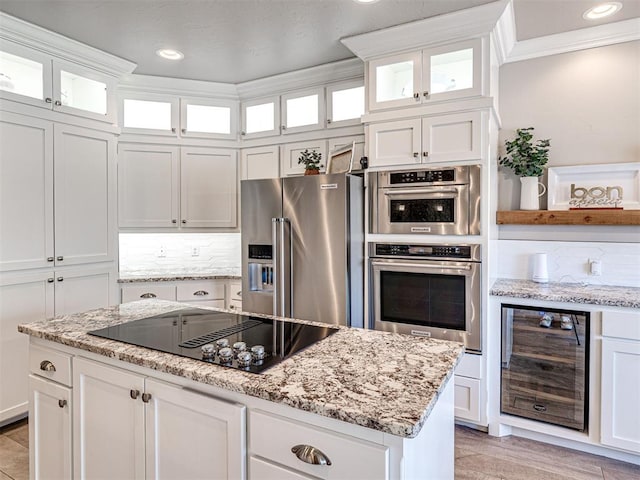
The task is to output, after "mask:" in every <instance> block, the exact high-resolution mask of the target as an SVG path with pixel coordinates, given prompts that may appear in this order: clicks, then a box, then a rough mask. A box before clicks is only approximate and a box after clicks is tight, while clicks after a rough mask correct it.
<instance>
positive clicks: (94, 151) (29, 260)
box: [0, 113, 116, 271]
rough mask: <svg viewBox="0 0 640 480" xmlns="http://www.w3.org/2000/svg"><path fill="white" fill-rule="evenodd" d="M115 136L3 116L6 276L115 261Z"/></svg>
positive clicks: (0, 214) (1, 213)
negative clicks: (30, 270) (9, 272)
mask: <svg viewBox="0 0 640 480" xmlns="http://www.w3.org/2000/svg"><path fill="white" fill-rule="evenodd" d="M115 170H116V162H115V137H114V136H113V135H111V134H107V133H103V132H99V131H95V130H89V129H85V128H79V127H73V126H69V125H62V124H54V123H51V122H46V121H43V120H39V119H34V118H31V117H26V116H23V115H16V114H12V113H3V114H2V118H1V119H0V171H1V175H0V184H1V187H2V189H1V192H0V196H1V197H0V199H1V202H0V227H1V228H2V232H3V233H2V246H1V248H0V270H4V271H7V270H19V269H23V268H36V267H48V266H52V265H56V266H62V265H79V264H90V263H96V262H111V261H113V260H114V259H115V239H116V233H115V220H116V212H115V205H116V199H115V192H116V182H115V178H116V177H115V174H116V171H115Z"/></svg>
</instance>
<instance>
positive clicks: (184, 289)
mask: <svg viewBox="0 0 640 480" xmlns="http://www.w3.org/2000/svg"><path fill="white" fill-rule="evenodd" d="M177 288H178V290H177V298H178V301H179V302H197V301H201V300H224V283H222V282H214V281H209V282H188V283H186V282H185V283H179V284H178V287H177ZM223 307H224V305H223Z"/></svg>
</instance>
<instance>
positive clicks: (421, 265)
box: [371, 260, 473, 270]
mask: <svg viewBox="0 0 640 480" xmlns="http://www.w3.org/2000/svg"><path fill="white" fill-rule="evenodd" d="M371 265H375V266H380V267H390V266H393V267H401V268H435V269H439V270H471V269H472V268H473V266H472V265H458V266H453V265H441V264H438V263H398V262H393V263H388V262H377V261H375V260H371Z"/></svg>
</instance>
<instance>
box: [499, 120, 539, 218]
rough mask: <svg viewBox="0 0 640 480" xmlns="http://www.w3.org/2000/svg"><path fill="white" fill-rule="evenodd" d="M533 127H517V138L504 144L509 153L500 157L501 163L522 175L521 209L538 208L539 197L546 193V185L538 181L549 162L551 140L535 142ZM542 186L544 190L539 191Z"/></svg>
mask: <svg viewBox="0 0 640 480" xmlns="http://www.w3.org/2000/svg"><path fill="white" fill-rule="evenodd" d="M533 130H534V128H533V127H529V128H518V129H516V138H515V139H514V140H507V141H506V142H505V143H504V145H505V148H506V151H507V155H505V156H504V157H500V159H499V163H500V165H502V166H503V167H508V168H510V169H512V170H513V172H514V173H515V174H516V175H517V176H519V177H520V183H521V187H522V188H521V190H520V209H521V210H538V209H539V208H540V204H539V202H538V198H539V197H541V196H542V195H544V193H545V191H546V187H545V186H544V185H543V184H542V183H540V182H539V181H538V179H539V177H540V176H541V175H542V174H543V172H544V167H545V165H546V164H547V162H549V144H550V140H549V139H548V138H547V139H545V140H538V141H537V142H535V143H534V142H533ZM539 187H542V192H539V191H538V190H539Z"/></svg>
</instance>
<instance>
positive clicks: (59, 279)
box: [56, 277, 64, 282]
mask: <svg viewBox="0 0 640 480" xmlns="http://www.w3.org/2000/svg"><path fill="white" fill-rule="evenodd" d="M56 280H58V281H59V282H63V281H64V277H58V278H56Z"/></svg>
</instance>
